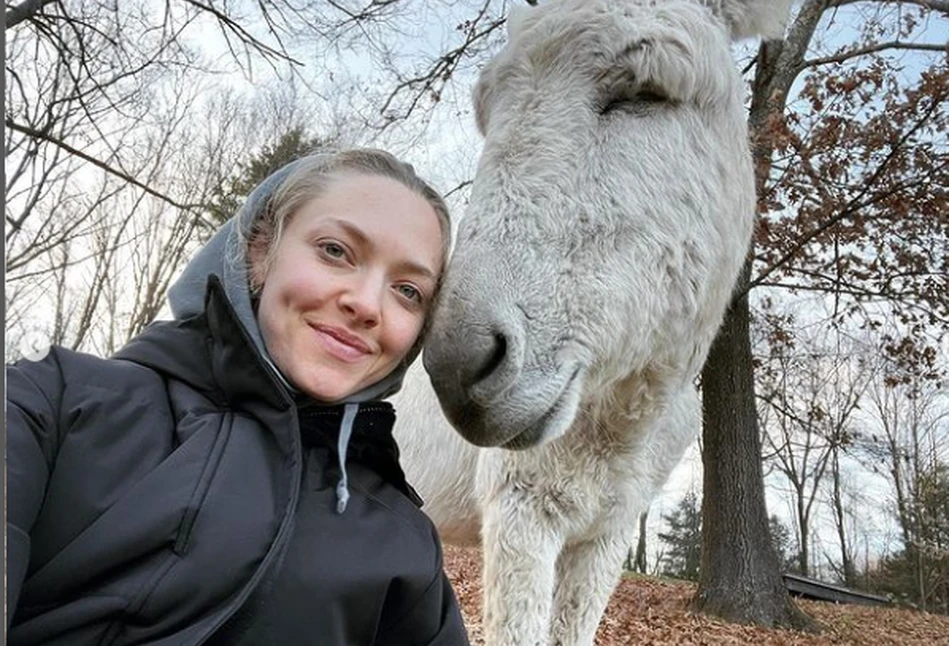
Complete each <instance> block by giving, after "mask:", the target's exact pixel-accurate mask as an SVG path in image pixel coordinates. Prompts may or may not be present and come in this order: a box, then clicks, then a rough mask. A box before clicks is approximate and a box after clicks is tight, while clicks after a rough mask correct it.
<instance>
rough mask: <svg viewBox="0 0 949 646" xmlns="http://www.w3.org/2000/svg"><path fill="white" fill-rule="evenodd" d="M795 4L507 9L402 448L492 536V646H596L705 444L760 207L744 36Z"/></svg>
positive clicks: (411, 473) (565, 0)
mask: <svg viewBox="0 0 949 646" xmlns="http://www.w3.org/2000/svg"><path fill="white" fill-rule="evenodd" d="M789 4H790V3H789V2H787V1H786V0H784V1H781V0H778V1H776V0H747V1H741V0H552V1H551V2H546V3H544V4H542V5H541V6H539V7H537V8H533V9H524V10H522V11H521V12H518V13H514V14H512V15H511V17H510V19H509V25H510V26H509V42H508V44H507V46H506V47H505V48H504V49H503V50H502V51H501V52H500V53H499V54H498V55H497V56H496V57H495V59H494V60H493V61H491V63H490V64H488V65H487V66H486V67H485V69H484V70H483V72H482V74H481V78H480V80H479V82H478V85H477V87H476V89H475V94H474V98H475V107H476V114H477V121H478V126H479V128H480V130H481V132H482V134H483V135H484V137H485V146H484V151H483V153H482V156H481V161H480V165H479V168H478V172H477V176H476V178H475V181H474V186H473V187H472V192H471V205H470V207H469V209H468V212H467V214H466V215H465V217H464V219H463V220H462V222H461V224H460V230H459V235H458V241H457V244H456V246H455V251H454V254H453V256H452V259H451V264H450V267H449V270H448V277H447V280H446V283H445V286H444V292H443V299H442V302H441V305H440V307H439V310H438V312H437V313H436V316H435V319H434V325H433V328H432V331H431V336H430V338H429V342H428V345H427V348H426V350H425V354H424V366H425V369H426V370H427V371H428V373H429V376H430V379H431V384H432V385H434V389H435V393H437V399H438V401H436V398H435V396H434V395H433V393H432V391H431V386H430V385H429V384H428V382H427V380H426V378H425V375H424V373H422V372H421V370H420V369H419V370H414V371H413V372H411V373H410V375H409V377H408V379H407V382H406V387H405V389H404V391H403V394H402V396H401V397H400V400H401V401H400V402H399V404H398V405H399V410H400V417H401V419H402V420H404V423H403V424H402V425H401V426H400V427H399V428H398V429H397V434H398V436H399V441H400V445H401V447H402V450H403V462H404V465H405V468H406V471H407V473H408V478H409V481H410V482H412V483H413V484H414V485H415V486H416V488H418V489H419V491H420V493H421V495H422V497H423V498H424V499H425V500H426V501H427V506H426V508H425V509H426V511H427V512H428V513H429V514H430V515H431V516H432V518H433V519H434V520H435V522H436V524H437V525H438V527H439V529H440V532H441V535H442V537H443V539H444V540H445V541H446V542H455V543H468V544H476V543H477V542H478V540H479V538H480V542H481V545H482V547H483V554H484V631H485V641H486V644H487V645H488V646H513V645H530V646H535V645H542V644H557V645H565V646H566V645H569V646H575V645H586V644H592V643H593V638H594V634H595V632H596V628H597V624H598V623H599V619H600V616H601V615H602V613H603V610H604V608H605V607H606V603H607V601H608V599H609V596H610V594H611V592H612V590H613V588H614V587H615V585H616V582H617V580H618V576H619V571H620V567H621V562H622V560H623V556H624V555H625V553H626V550H627V546H628V545H629V544H630V543H631V540H632V534H633V533H634V530H635V527H636V518H637V517H638V515H639V513H640V512H641V511H642V510H643V509H644V508H645V506H646V505H647V504H648V502H649V500H650V499H651V497H652V496H653V495H654V494H655V493H656V491H657V490H658V489H659V488H660V487H661V486H662V484H663V483H664V482H665V480H666V478H667V477H668V475H669V472H670V471H671V470H672V468H673V467H674V466H675V465H676V463H677V462H678V461H679V459H680V458H681V456H682V454H683V452H684V450H685V449H686V447H687V446H688V445H689V443H690V442H692V441H693V440H694V438H695V436H696V434H697V431H698V429H699V427H700V419H699V406H698V397H697V394H696V391H695V388H694V381H695V378H696V376H697V375H698V373H699V371H700V369H701V367H702V364H703V362H704V360H705V357H706V354H707V352H708V349H709V345H710V344H711V342H712V339H713V337H714V336H715V333H716V330H717V328H718V327H719V325H720V323H721V321H722V318H723V315H724V312H725V309H726V306H727V304H728V302H729V297H730V295H731V292H732V287H733V284H734V281H735V278H736V276H737V274H738V272H739V270H740V268H741V266H742V262H743V260H744V258H745V254H746V251H747V249H748V242H749V237H750V234H751V227H752V221H753V215H754V210H755V195H754V186H753V179H752V166H751V161H750V155H749V150H748V132H747V126H746V117H745V111H744V109H743V106H742V91H741V90H742V88H741V80H740V78H739V75H738V73H737V70H736V69H735V65H734V62H733V60H732V56H731V52H730V43H729V38H730V37H742V36H747V35H752V34H755V33H767V32H769V31H771V33H773V32H774V30H776V29H779V28H780V25H781V24H782V23H783V19H784V18H785V15H786V13H787V11H788V5H789ZM439 403H440V407H439ZM441 409H443V410H444V416H447V418H448V420H450V422H451V424H452V425H454V427H455V428H456V429H457V431H458V433H460V436H459V435H458V433H454V432H453V431H452V430H451V428H450V426H449V425H448V424H447V423H446V422H445V421H444V416H443V414H442V410H441ZM462 437H463V438H464V439H465V440H467V441H468V443H466V442H464V441H462V439H461V438H462ZM478 447H485V448H478ZM487 447H496V448H487ZM479 532H480V533H479Z"/></svg>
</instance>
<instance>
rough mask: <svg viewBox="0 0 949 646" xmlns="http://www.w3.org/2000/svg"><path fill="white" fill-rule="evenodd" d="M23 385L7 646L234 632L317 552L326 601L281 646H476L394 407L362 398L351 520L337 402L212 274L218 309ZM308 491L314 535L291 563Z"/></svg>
mask: <svg viewBox="0 0 949 646" xmlns="http://www.w3.org/2000/svg"><path fill="white" fill-rule="evenodd" d="M7 384H8V400H7V406H8V409H7V424H8V426H7V430H8V440H7V451H8V453H7V469H8V500H7V505H8V506H7V532H8V541H9V545H8V548H9V549H8V561H7V565H8V576H9V578H8V591H7V595H8V597H7V598H8V604H9V605H8V608H9V615H8V616H11V617H12V621H11V625H10V628H9V631H8V635H7V636H8V643H9V644H51V645H67V644H68V645H79V644H162V645H168V646H171V645H175V646H179V645H186V644H201V643H204V642H205V641H208V640H209V639H212V635H213V634H214V633H215V632H216V631H217V636H216V637H214V640H215V641H217V642H220V640H221V635H222V631H221V627H222V626H224V629H223V631H224V633H225V634H230V635H234V639H237V636H238V635H239V634H240V632H241V630H242V627H241V626H240V620H241V619H242V617H247V616H249V617H250V618H251V619H253V613H254V612H255V611H254V605H255V600H260V599H261V598H262V603H263V604H264V605H266V602H267V594H266V592H264V593H262V592H261V590H264V591H266V590H268V589H269V586H271V585H272V584H273V581H274V579H275V578H277V579H278V581H279V576H277V574H278V573H279V572H281V568H283V567H284V565H286V563H285V561H286V560H287V559H293V558H297V559H300V558H301V554H302V558H303V559H304V560H305V566H306V567H309V568H311V569H313V570H314V571H317V572H319V573H320V576H321V578H320V584H321V587H322V592H320V591H317V592H316V593H314V594H312V595H311V597H310V598H307V599H302V600H300V603H301V604H303V605H304V606H305V607H308V608H312V609H313V612H312V626H310V627H308V628H307V629H306V630H303V631H300V632H297V633H294V635H291V636H289V639H284V640H282V641H281V642H280V643H286V644H296V643H300V644H344V643H345V644H352V643H375V644H446V645H447V644H451V645H454V644H467V638H466V637H465V633H464V628H463V625H462V623H461V617H460V613H459V611H458V607H457V603H456V601H455V598H454V595H453V593H452V591H451V588H450V586H449V584H448V582H447V579H446V578H445V576H444V573H443V571H442V563H441V551H440V547H439V543H438V538H437V536H436V534H435V530H434V528H433V526H432V524H431V522H430V521H429V520H428V518H427V517H426V516H424V514H422V512H421V511H420V510H419V509H418V508H417V507H416V505H415V502H414V501H413V500H412V499H411V497H412V495H413V494H412V492H411V490H410V489H409V488H408V487H407V485H406V484H405V481H404V477H403V476H402V472H401V470H400V469H399V468H398V464H397V462H396V460H395V457H396V455H397V451H396V449H395V444H394V441H393V440H392V439H391V434H390V431H391V424H392V421H393V420H394V414H393V413H392V411H391V407H389V405H388V404H385V403H381V402H375V403H370V404H363V405H361V407H360V410H359V412H358V414H357V416H356V419H355V422H354V424H353V437H352V440H351V441H350V446H351V451H350V456H349V460H350V463H351V464H350V473H349V487H350V491H351V499H350V501H349V505H348V508H347V510H346V513H345V514H338V513H336V511H335V505H336V495H335V491H334V485H335V484H336V481H337V477H338V473H337V472H336V469H337V457H336V456H335V454H334V452H333V450H332V446H333V442H332V429H333V428H335V427H336V426H337V425H338V421H337V420H335V419H334V418H333V415H337V417H338V415H339V411H334V410H333V409H332V408H330V409H322V410H320V411H317V412H315V413H311V412H310V411H307V410H305V409H301V410H303V411H304V412H303V413H302V414H301V412H300V410H298V408H297V406H295V405H294V403H293V402H292V400H291V399H290V397H289V396H288V394H287V392H286V390H285V389H284V388H283V386H281V385H280V384H279V382H278V381H277V380H276V379H275V378H274V375H273V374H272V373H271V372H270V371H269V369H268V368H267V367H266V365H265V364H264V362H263V361H262V360H261V358H260V356H259V354H258V352H257V351H256V350H255V348H254V345H253V343H252V342H251V340H250V339H249V338H248V336H247V334H246V332H245V330H244V328H243V327H242V326H241V325H240V324H239V323H238V322H237V319H236V317H235V313H234V312H233V310H232V309H231V307H230V304H229V302H228V300H227V298H226V297H225V295H224V293H223V290H222V288H221V287H220V285H219V284H218V283H217V282H216V281H214V280H212V281H211V283H210V287H209V290H208V298H207V302H206V308H205V312H204V313H203V314H201V315H199V316H196V317H192V318H190V319H187V320H184V321H173V322H162V323H156V324H153V325H152V326H151V327H150V328H148V329H147V330H146V331H145V332H144V333H143V334H142V335H140V336H139V337H138V338H136V339H135V340H133V341H132V342H131V343H130V344H129V345H128V346H126V347H125V348H124V349H123V350H122V351H121V352H119V353H118V355H116V357H114V358H112V359H98V358H94V357H91V356H88V355H83V354H78V353H74V352H70V351H66V350H61V349H54V350H53V351H52V352H51V353H50V355H49V356H48V357H46V358H45V359H43V360H42V361H39V362H30V361H22V362H20V363H18V364H16V365H15V366H10V367H8V371H7ZM308 416H309V417H312V418H314V419H316V420H317V421H316V422H315V424H316V425H315V426H314V423H308V424H305V426H306V427H307V428H308V429H309V430H308V431H307V430H306V429H305V431H304V434H303V439H304V442H303V443H308V444H310V447H309V448H306V447H304V446H302V445H301V444H302V443H301V428H300V419H301V417H308ZM319 418H324V419H325V420H327V421H328V423H327V424H325V425H324V426H322V427H321V426H320V423H319ZM321 429H323V430H326V432H327V434H325V435H324V434H323V433H322V431H321ZM307 432H309V433H310V439H311V440H312V441H310V442H306V438H307ZM321 438H322V439H321ZM326 438H329V440H328V441H327V440H326ZM370 439H371V441H370ZM301 483H302V484H301ZM301 486H302V487H303V488H304V496H308V505H312V507H308V509H309V510H310V512H311V513H309V516H308V519H307V520H306V521H305V522H306V523H309V524H310V525H311V527H310V529H309V530H308V533H307V539H306V540H307V542H306V543H303V544H301V542H300V540H301V539H299V538H298V539H297V542H296V556H294V555H293V553H294V548H293V545H294V541H293V540H291V539H292V537H293V535H294V532H295V531H296V530H297V524H298V522H299V516H298V513H296V510H297V503H298V499H299V498H300V491H301ZM313 510H315V511H313ZM314 519H316V521H315V522H317V527H316V529H314V528H313V526H312V525H313V523H314ZM347 537H348V538H347ZM309 541H312V544H310V542H309ZM288 546H289V548H288ZM301 550H302V551H301ZM311 556H312V558H310V557H311ZM287 567H291V566H287ZM292 567H296V566H295V565H293V566H292ZM261 582H264V585H263V586H261V585H260V584H261ZM278 587H279V586H278ZM248 599H250V603H248ZM14 608H15V612H14ZM248 609H250V614H249V615H248V612H249V611H248ZM238 611H240V612H238ZM235 613H237V615H236V617H235ZM327 617H329V618H333V621H331V622H327V620H326V618H327ZM229 618H231V621H230V622H228V619H229ZM225 624H226V625H225ZM228 641H229V638H227V639H225V640H224V643H227V642H228Z"/></svg>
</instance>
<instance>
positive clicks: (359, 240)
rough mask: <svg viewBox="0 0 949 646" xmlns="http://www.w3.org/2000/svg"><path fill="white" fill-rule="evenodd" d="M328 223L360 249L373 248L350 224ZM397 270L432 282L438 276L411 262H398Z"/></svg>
mask: <svg viewBox="0 0 949 646" xmlns="http://www.w3.org/2000/svg"><path fill="white" fill-rule="evenodd" d="M329 222H331V223H332V224H333V225H335V226H338V227H339V228H340V229H342V230H343V231H345V232H346V234H347V235H349V236H352V238H353V239H354V240H355V241H356V244H358V245H360V246H362V247H368V248H375V244H374V243H373V241H372V240H371V239H370V238H369V236H368V235H366V233H365V232H364V231H363V230H362V229H361V228H359V227H358V226H356V225H355V224H353V223H352V222H348V221H346V220H340V219H338V218H329ZM399 269H401V270H403V271H405V272H408V273H411V274H418V275H419V276H423V277H425V278H428V279H430V280H433V281H434V280H437V279H438V276H436V275H435V272H434V271H433V270H431V269H429V268H428V267H426V266H425V265H423V264H420V263H417V262H413V261H411V260H404V261H402V262H400V263H399Z"/></svg>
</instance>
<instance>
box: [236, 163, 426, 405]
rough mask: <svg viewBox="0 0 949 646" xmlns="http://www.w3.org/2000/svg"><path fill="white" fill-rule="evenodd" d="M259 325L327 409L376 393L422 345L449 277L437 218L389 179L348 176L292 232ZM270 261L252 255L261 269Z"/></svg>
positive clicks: (289, 371) (307, 207)
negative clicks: (439, 287) (440, 283)
mask: <svg viewBox="0 0 949 646" xmlns="http://www.w3.org/2000/svg"><path fill="white" fill-rule="evenodd" d="M275 251H276V253H275V255H274V257H273V262H272V264H271V265H270V266H269V267H267V268H264V270H263V276H262V278H263V288H262V290H261V293H260V302H259V306H258V311H257V320H258V324H259V325H260V330H261V333H262V334H263V338H264V343H265V344H266V346H267V351H268V352H269V353H270V356H271V358H272V359H273V361H274V363H276V365H277V367H278V368H279V369H280V370H281V372H282V373H283V375H284V376H285V377H286V378H287V379H288V380H289V381H290V382H291V383H292V384H293V385H295V386H296V387H297V388H299V389H300V390H302V391H304V392H306V393H307V394H309V395H311V396H312V397H314V398H316V399H317V400H319V401H323V402H334V401H338V400H340V399H343V398H345V397H347V396H348V395H351V394H353V393H355V392H358V391H360V390H362V389H363V388H366V387H367V386H370V385H372V384H374V383H376V382H377V381H379V380H380V379H382V378H383V377H385V376H386V375H388V374H389V373H390V372H392V370H393V369H394V368H395V367H396V366H397V365H398V364H399V362H400V361H401V360H402V359H403V358H404V357H405V355H406V354H407V353H408V351H409V350H410V349H411V348H412V346H413V345H414V344H415V341H416V340H417V339H418V336H419V333H420V332H421V329H422V324H423V323H424V321H425V317H426V315H427V314H428V311H429V305H430V302H431V299H432V296H433V294H434V291H435V288H436V283H437V280H438V276H439V274H440V273H441V271H442V233H441V227H440V225H439V220H438V216H437V215H436V214H435V211H434V209H432V207H431V206H430V205H429V204H428V202H426V201H425V199H424V198H422V197H421V196H419V195H417V194H416V193H415V192H413V191H412V190H410V189H408V188H406V187H405V186H403V185H402V184H400V183H399V182H397V181H395V180H392V179H389V178H387V177H381V176H372V175H342V176H340V177H337V178H334V179H333V180H331V182H330V184H329V186H328V187H327V189H326V191H325V192H324V193H323V194H322V195H320V196H319V197H317V198H315V199H313V200H310V201H309V202H307V203H306V204H304V205H303V207H301V208H300V210H298V211H297V212H296V213H294V214H293V216H292V217H291V218H290V221H289V222H288V223H287V224H286V226H285V227H284V230H283V234H282V236H281V238H280V240H279V241H278V242H277V247H276V250H275ZM262 256H263V252H261V251H259V250H255V249H254V248H252V250H251V260H252V263H253V268H254V270H255V272H256V271H260V270H261V268H262V267H263V264H264V262H263V260H262Z"/></svg>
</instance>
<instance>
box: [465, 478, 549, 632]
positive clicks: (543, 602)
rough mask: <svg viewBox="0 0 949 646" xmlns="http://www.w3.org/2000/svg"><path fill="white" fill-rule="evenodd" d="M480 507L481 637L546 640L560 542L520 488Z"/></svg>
mask: <svg viewBox="0 0 949 646" xmlns="http://www.w3.org/2000/svg"><path fill="white" fill-rule="evenodd" d="M483 513H484V516H483V525H482V546H483V552H484V640H485V641H484V643H485V644H486V645H487V646H547V644H548V639H549V635H550V609H551V604H552V601H553V592H554V570H555V567H556V561H557V554H558V552H559V550H560V545H561V542H560V540H559V539H558V538H557V537H556V535H555V532H553V531H552V528H551V527H550V526H549V519H545V518H544V515H543V514H542V513H541V512H540V511H539V510H538V509H537V508H536V507H535V506H534V505H533V504H532V501H531V500H530V498H529V496H525V492H524V490H523V489H520V488H516V487H511V488H510V489H505V490H502V491H501V492H499V493H498V494H497V495H496V496H495V497H493V498H492V499H491V500H490V501H489V502H487V503H486V504H485V505H484V507H483ZM545 520H546V522H545Z"/></svg>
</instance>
